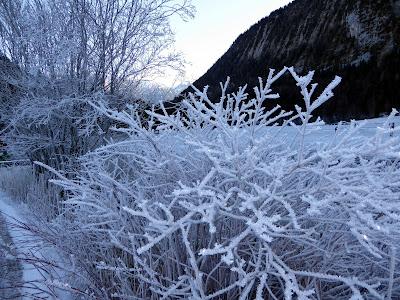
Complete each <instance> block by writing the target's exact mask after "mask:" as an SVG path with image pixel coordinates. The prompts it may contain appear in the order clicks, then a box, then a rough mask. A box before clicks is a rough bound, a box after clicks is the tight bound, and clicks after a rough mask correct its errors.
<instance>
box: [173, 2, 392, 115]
mask: <svg viewBox="0 0 400 300" xmlns="http://www.w3.org/2000/svg"><path fill="white" fill-rule="evenodd" d="M399 45H400V0H395V1H393V0H330V1H327V0H296V1H294V2H292V3H290V4H289V5H287V6H286V7H284V8H281V9H279V10H277V11H275V12H273V13H272V14H271V15H270V16H268V17H266V18H264V19H262V20H260V21H259V22H258V23H257V24H255V25H253V26H252V27H251V28H250V29H249V30H248V31H246V32H245V33H243V34H241V35H240V36H239V37H238V38H237V40H236V41H235V42H234V43H233V45H232V46H231V47H230V49H229V50H228V51H227V52H226V53H225V54H224V55H223V56H222V57H221V58H220V59H219V60H218V61H217V62H216V63H215V64H214V65H213V66H212V67H211V68H210V69H209V70H208V71H207V73H206V74H204V75H203V76H202V77H201V78H199V79H198V80H197V81H196V82H195V83H194V85H195V86H196V87H198V88H200V87H203V86H205V85H209V86H210V88H209V95H210V98H211V99H218V96H219V82H220V81H225V79H226V77H227V76H230V77H231V85H230V91H235V90H236V89H237V87H238V86H241V85H244V84H245V83H248V84H249V87H252V86H255V85H257V84H258V77H259V76H261V77H266V76H267V75H268V68H275V69H280V68H282V67H283V66H295V67H296V71H297V72H301V74H303V73H306V72H308V71H309V70H316V71H317V72H316V75H315V81H317V82H319V83H321V85H323V84H326V83H328V82H329V81H330V80H332V79H333V78H334V75H339V76H341V77H343V82H342V84H341V85H340V86H339V87H338V88H337V89H336V90H335V97H334V99H333V100H331V101H330V102H329V103H327V104H325V105H324V106H323V108H321V110H320V111H319V112H318V113H319V115H321V116H322V117H323V118H324V119H325V120H326V121H328V122H336V121H338V120H348V119H352V118H355V119H360V118H371V117H377V116H379V115H380V114H383V113H387V112H390V111H391V109H392V108H399V107H400V50H399V49H400V48H399ZM289 77H290V76H287V77H286V78H285V79H283V80H282V79H281V80H280V81H279V82H277V83H275V86H273V89H274V91H277V92H279V93H280V95H281V99H279V100H278V101H277V102H279V104H281V105H282V107H283V108H284V109H290V110H292V109H293V106H294V104H295V103H299V102H300V99H301V98H300V94H299V91H298V90H297V89H296V87H294V84H293V81H292V79H290V78H289ZM189 90H190V89H187V90H185V91H184V93H185V92H188V91H189ZM249 92H250V90H249ZM176 101H179V100H178V99H176V100H175V102H176ZM275 103H276V102H273V103H271V105H274V104H275Z"/></svg>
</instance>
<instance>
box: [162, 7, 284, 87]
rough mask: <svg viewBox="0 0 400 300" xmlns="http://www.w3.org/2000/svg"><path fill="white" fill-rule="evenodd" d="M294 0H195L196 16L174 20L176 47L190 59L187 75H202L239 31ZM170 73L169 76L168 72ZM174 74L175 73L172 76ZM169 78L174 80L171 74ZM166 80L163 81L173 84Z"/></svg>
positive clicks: (182, 79) (196, 76)
mask: <svg viewBox="0 0 400 300" xmlns="http://www.w3.org/2000/svg"><path fill="white" fill-rule="evenodd" d="M289 2H291V0H193V3H194V5H195V6H196V11H197V12H196V15H195V18H194V19H191V20H189V21H188V22H184V21H182V20H180V19H177V18H175V19H173V20H172V27H173V28H174V30H175V32H176V48H177V50H178V51H181V52H183V54H184V56H185V59H186V60H187V61H188V62H189V63H190V65H187V67H186V76H185V78H179V79H177V81H178V82H175V84H177V83H179V82H181V81H190V82H193V81H194V80H196V79H197V78H199V77H200V76H201V75H203V74H204V73H205V72H206V71H207V70H208V69H209V68H210V67H211V66H212V65H213V64H214V63H215V62H216V61H217V59H218V58H220V57H221V56H222V55H223V54H224V53H225V52H226V51H227V50H228V48H229V47H230V46H231V45H232V43H233V42H234V41H235V39H236V38H237V37H238V36H239V34H241V33H243V32H244V31H246V30H247V29H248V28H249V27H250V26H251V25H253V24H255V23H256V22H257V21H259V20H260V19H262V18H263V17H265V16H267V15H269V14H270V13H271V12H272V11H274V10H276V9H277V8H279V7H281V6H284V5H286V4H288V3H289ZM166 77H168V76H166ZM172 77H173V76H172ZM168 81H173V80H172V78H169V79H168ZM172 83H173V82H171V83H168V82H164V84H167V85H170V84H172Z"/></svg>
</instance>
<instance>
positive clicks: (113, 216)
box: [53, 68, 400, 300]
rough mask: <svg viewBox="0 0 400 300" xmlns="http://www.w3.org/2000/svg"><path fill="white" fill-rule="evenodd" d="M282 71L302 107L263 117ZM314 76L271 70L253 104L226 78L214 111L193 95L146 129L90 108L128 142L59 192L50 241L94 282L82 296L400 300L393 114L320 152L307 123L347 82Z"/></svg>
mask: <svg viewBox="0 0 400 300" xmlns="http://www.w3.org/2000/svg"><path fill="white" fill-rule="evenodd" d="M285 73H290V74H291V75H292V76H293V78H294V79H295V81H296V82H297V86H298V87H299V91H300V92H301V95H302V98H303V100H304V103H303V105H302V107H303V108H301V107H300V106H296V107H295V110H294V112H285V111H282V110H281V109H280V107H279V106H276V107H275V108H273V109H271V110H266V109H265V107H266V106H265V102H266V101H269V99H277V98H278V97H279V95H277V94H274V93H273V92H272V90H271V89H272V86H271V85H272V84H273V83H274V82H275V81H276V80H278V79H279V78H280V77H281V76H283V75H284V74H285ZM313 75H314V73H313V72H310V73H309V74H308V75H306V76H299V75H298V74H296V72H295V71H294V69H293V68H289V69H288V68H284V69H283V70H281V71H280V72H278V73H275V71H274V70H271V71H270V73H269V75H268V77H267V79H266V81H263V80H261V79H260V85H259V86H258V87H255V88H254V92H255V95H256V96H255V97H254V98H253V99H248V94H247V92H246V87H241V88H239V90H238V91H237V92H236V93H231V94H228V93H227V92H226V91H227V86H228V82H229V80H228V81H227V83H226V84H221V90H222V95H221V98H220V99H219V100H217V101H216V99H213V101H211V100H210V99H208V97H207V88H205V89H204V90H198V89H195V92H194V93H192V94H190V95H189V97H188V99H186V100H184V101H183V103H182V108H181V110H180V111H178V112H176V113H175V114H173V115H169V114H168V113H167V112H166V111H165V110H164V112H165V113H164V114H162V113H161V114H160V113H157V112H155V110H152V111H148V115H149V119H148V124H145V125H142V122H141V120H140V118H139V117H138V116H137V115H136V114H135V111H134V110H131V111H129V110H127V111H123V112H118V111H114V110H111V109H109V108H107V107H106V105H103V104H102V103H101V102H93V103H91V105H92V106H94V107H95V108H96V109H97V110H98V111H100V112H102V113H103V114H105V115H106V116H107V117H109V118H110V119H112V120H114V121H115V124H118V125H117V126H115V130H116V131H118V132H120V133H123V134H125V135H126V136H127V138H126V139H123V140H118V141H110V142H109V143H108V145H106V146H103V147H100V148H98V149H97V150H95V151H92V152H90V153H88V154H86V155H85V156H83V157H82V158H81V160H80V162H81V164H82V167H81V170H80V172H79V174H77V176H76V177H75V178H76V179H73V180H71V179H68V178H71V177H68V178H67V177H65V176H64V175H63V174H60V173H57V175H58V178H59V179H57V180H55V181H54V182H55V183H56V184H58V185H61V186H62V187H63V188H64V189H65V191H66V194H67V195H68V197H67V200H66V201H65V203H64V204H63V207H64V211H63V212H62V214H61V215H60V216H59V217H58V219H57V220H56V221H57V222H58V223H56V224H55V228H54V229H53V232H56V234H55V240H57V243H58V245H59V247H60V248H61V249H62V250H63V251H64V252H65V253H68V254H73V262H74V266H75V269H76V271H79V274H80V275H81V276H82V277H85V278H86V284H87V286H82V287H80V288H81V289H82V290H84V289H86V290H87V291H88V292H87V293H88V294H91V295H93V296H94V297H100V298H112V297H118V298H121V299H257V300H259V299H287V300H289V299H302V300H305V299H350V298H351V299H352V300H356V299H375V298H377V299H384V298H385V299H391V298H392V299H395V298H399V297H400V284H399V278H400V269H399V267H398V265H399V262H398V260H399V258H400V253H399V250H398V249H397V248H398V245H399V244H400V226H399V225H400V224H399V222H400V205H399V199H400V163H399V159H400V152H399V151H400V146H399V145H400V143H399V140H398V139H397V138H396V137H395V136H394V137H390V135H389V131H390V126H389V123H390V119H391V118H393V117H394V115H395V114H396V112H393V113H392V115H391V116H390V117H389V120H387V121H386V122H385V123H384V124H382V126H381V127H379V128H377V130H376V134H374V135H373V136H368V137H366V136H363V135H361V134H360V133H359V131H360V128H362V124H359V125H358V126H356V124H355V123H352V124H350V125H349V126H342V127H341V126H339V127H338V128H337V130H334V129H333V127H332V134H331V136H330V138H329V139H327V140H325V141H320V142H319V143H317V142H316V141H315V140H313V139H315V138H317V137H318V136H319V135H318V133H319V132H320V130H322V129H321V128H323V127H321V126H322V125H323V123H322V122H321V121H320V120H319V119H315V118H314V117H313V112H314V111H315V109H317V108H318V107H319V106H320V105H323V103H324V102H326V101H327V100H328V99H330V98H331V97H332V96H333V92H332V91H333V89H334V88H335V87H336V86H337V85H338V84H339V83H340V78H339V77H336V78H335V79H334V80H333V81H332V83H331V84H329V85H328V86H327V87H326V88H325V89H324V90H323V92H322V93H321V94H320V95H319V96H315V95H314V94H315V91H316V88H317V85H316V84H313V83H312V80H313ZM312 120H315V121H312ZM310 134H311V137H310ZM53 171H54V172H56V171H55V170H53ZM57 228H58V230H56V229H57Z"/></svg>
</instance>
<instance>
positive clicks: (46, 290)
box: [0, 191, 67, 299]
mask: <svg viewBox="0 0 400 300" xmlns="http://www.w3.org/2000/svg"><path fill="white" fill-rule="evenodd" d="M0 213H1V215H2V217H3V218H4V219H5V220H6V223H7V225H8V226H7V227H8V231H9V235H10V236H11V239H12V241H13V244H14V245H13V246H14V248H15V249H16V255H17V260H18V261H20V263H21V265H22V269H23V270H22V282H23V284H22V286H21V291H20V292H21V295H22V299H67V296H66V294H65V293H62V292H60V291H57V290H55V289H54V288H50V287H49V286H48V285H46V282H48V281H49V280H50V279H51V280H54V277H59V275H58V274H57V272H56V271H55V273H56V274H47V273H46V272H45V271H44V267H48V266H50V265H51V264H55V265H59V261H58V260H59V258H57V257H58V255H57V254H56V253H55V251H54V249H51V248H49V247H45V246H44V243H43V241H42V240H40V238H38V237H37V236H35V235H34V234H33V233H32V232H30V230H29V225H27V224H29V222H28V221H27V219H28V216H29V212H28V211H27V208H26V207H24V206H22V205H20V204H17V203H16V202H15V201H12V200H11V199H10V197H9V196H7V195H6V194H5V193H4V192H3V191H0ZM46 269H48V268H46ZM54 270H55V269H54ZM55 281H56V280H55ZM17 285H18V284H17Z"/></svg>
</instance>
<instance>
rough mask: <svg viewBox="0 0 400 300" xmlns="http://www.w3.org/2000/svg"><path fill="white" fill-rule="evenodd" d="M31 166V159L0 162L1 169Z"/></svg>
mask: <svg viewBox="0 0 400 300" xmlns="http://www.w3.org/2000/svg"><path fill="white" fill-rule="evenodd" d="M30 164H31V161H30V160H29V159H16V160H3V161H0V168H4V167H14V166H28V165H30Z"/></svg>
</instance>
